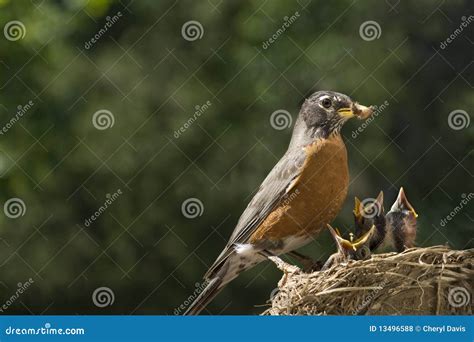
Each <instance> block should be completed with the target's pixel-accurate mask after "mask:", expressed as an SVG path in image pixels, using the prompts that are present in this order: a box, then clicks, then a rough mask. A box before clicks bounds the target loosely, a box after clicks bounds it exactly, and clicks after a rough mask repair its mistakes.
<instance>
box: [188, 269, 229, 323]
mask: <svg viewBox="0 0 474 342" xmlns="http://www.w3.org/2000/svg"><path fill="white" fill-rule="evenodd" d="M221 289H222V279H221V278H220V277H215V278H212V279H211V280H209V282H208V283H207V285H206V287H205V289H204V290H203V291H202V292H201V293H200V294H199V296H198V297H197V298H196V299H195V300H194V302H193V303H192V304H191V305H190V306H189V308H188V309H187V310H186V312H185V313H184V315H185V316H192V315H199V313H200V312H201V311H202V310H203V309H204V308H205V307H206V306H207V304H209V302H210V301H211V300H213V299H214V297H215V296H216V295H217V294H218V293H219V292H220V291H221Z"/></svg>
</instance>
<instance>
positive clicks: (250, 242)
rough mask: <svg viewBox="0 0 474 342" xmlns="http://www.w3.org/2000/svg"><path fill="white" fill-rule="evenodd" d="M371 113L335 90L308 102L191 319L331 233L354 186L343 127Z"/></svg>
mask: <svg viewBox="0 0 474 342" xmlns="http://www.w3.org/2000/svg"><path fill="white" fill-rule="evenodd" d="M371 114H372V109H371V108H369V107H365V106H362V105H360V104H358V103H357V102H354V101H352V99H351V98H350V97H349V96H347V95H344V94H341V93H336V92H332V91H318V92H316V93H314V94H313V95H311V96H310V97H309V98H308V99H306V100H305V102H304V103H303V105H302V107H301V110H300V113H299V115H298V119H297V120H296V123H295V127H294V129H293V135H292V138H291V142H290V145H289V147H288V150H287V152H286V153H285V155H284V156H283V157H282V158H281V159H280V161H279V162H278V163H277V164H276V165H275V167H274V168H273V170H272V171H271V172H270V174H269V175H268V176H267V178H266V179H265V180H264V181H263V183H262V185H261V186H260V189H259V190H258V192H257V194H256V195H255V196H254V198H253V199H252V200H251V201H250V203H249V205H248V206H247V208H246V209H245V211H244V212H243V214H242V216H241V217H240V219H239V221H238V223H237V226H236V227H235V229H234V232H233V233H232V235H231V237H230V239H229V242H228V243H227V245H226V246H225V248H224V250H223V251H222V253H221V254H220V255H219V257H218V258H217V260H216V261H215V262H214V264H213V265H212V266H211V268H210V269H209V270H208V271H207V273H206V274H205V276H204V278H205V279H206V281H207V286H206V288H205V289H204V290H203V291H202V292H201V293H200V295H199V296H198V297H197V298H196V300H195V301H194V302H193V303H192V304H191V306H190V307H189V308H188V310H187V311H186V312H185V314H187V315H191V314H198V313H199V312H200V311H201V310H202V309H204V307H205V306H206V305H207V304H208V303H209V302H210V301H211V300H212V299H213V298H214V297H215V296H216V295H217V294H218V293H219V292H220V291H221V290H222V288H223V287H224V286H225V285H226V284H228V283H229V282H230V281H231V280H233V279H234V278H236V277H237V276H238V275H239V274H240V273H241V272H242V271H244V270H247V269H249V268H251V267H253V266H255V265H256V264H258V263H260V262H261V261H263V260H265V259H266V258H267V257H268V256H276V255H280V254H284V253H288V252H291V251H293V250H295V249H297V248H299V247H301V246H303V245H305V244H307V243H308V242H310V241H311V240H312V239H313V238H314V236H315V235H317V234H318V233H320V232H321V231H322V230H323V229H325V228H326V225H327V224H328V223H330V222H331V221H332V220H333V219H334V218H335V217H336V215H337V213H338V212H339V210H340V209H341V206H342V204H343V202H344V200H345V198H346V195H347V188H348V184H349V170H348V164H347V150H346V147H345V145H344V142H343V140H342V137H341V134H340V132H341V128H342V126H343V125H344V123H345V122H346V121H347V120H348V119H350V118H352V117H358V118H360V119H365V118H367V117H369V116H370V115H371Z"/></svg>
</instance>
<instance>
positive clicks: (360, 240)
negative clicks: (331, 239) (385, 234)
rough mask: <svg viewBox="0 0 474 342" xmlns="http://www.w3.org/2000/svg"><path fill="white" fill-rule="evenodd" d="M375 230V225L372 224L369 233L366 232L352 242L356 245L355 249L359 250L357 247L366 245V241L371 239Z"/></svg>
mask: <svg viewBox="0 0 474 342" xmlns="http://www.w3.org/2000/svg"><path fill="white" fill-rule="evenodd" d="M374 230H375V225H372V227H371V228H370V229H369V231H368V232H367V233H365V234H364V235H362V236H361V237H360V238H358V239H357V240H356V241H354V242H353V243H352V245H353V247H354V250H357V249H359V248H361V247H362V246H364V245H365V243H366V242H367V241H368V240H369V239H370V237H371V236H372V234H373V233H374Z"/></svg>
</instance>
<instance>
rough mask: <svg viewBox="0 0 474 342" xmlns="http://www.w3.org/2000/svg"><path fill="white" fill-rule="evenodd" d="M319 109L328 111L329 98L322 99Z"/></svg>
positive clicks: (330, 102) (329, 105)
mask: <svg viewBox="0 0 474 342" xmlns="http://www.w3.org/2000/svg"><path fill="white" fill-rule="evenodd" d="M320 105H321V107H323V108H325V109H328V108H331V106H332V101H331V98H330V97H323V98H322V99H321V101H320Z"/></svg>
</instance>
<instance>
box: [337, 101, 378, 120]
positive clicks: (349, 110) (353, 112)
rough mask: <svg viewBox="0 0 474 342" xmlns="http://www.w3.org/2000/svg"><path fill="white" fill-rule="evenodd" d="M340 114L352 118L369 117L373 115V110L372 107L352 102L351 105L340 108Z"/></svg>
mask: <svg viewBox="0 0 474 342" xmlns="http://www.w3.org/2000/svg"><path fill="white" fill-rule="evenodd" d="M337 112H338V113H339V115H341V116H342V117H345V118H352V117H354V116H355V117H357V118H358V119H361V120H363V119H367V118H368V117H369V116H371V115H372V113H373V110H372V107H366V106H363V105H361V104H358V103H357V102H354V103H352V106H351V107H344V108H340V109H338V111H337Z"/></svg>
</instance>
